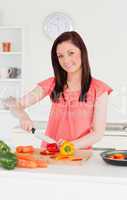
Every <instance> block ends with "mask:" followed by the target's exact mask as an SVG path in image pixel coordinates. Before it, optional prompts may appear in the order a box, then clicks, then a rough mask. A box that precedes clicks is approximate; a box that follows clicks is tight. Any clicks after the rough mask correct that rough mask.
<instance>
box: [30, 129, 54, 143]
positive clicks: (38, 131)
mask: <svg viewBox="0 0 127 200" xmlns="http://www.w3.org/2000/svg"><path fill="white" fill-rule="evenodd" d="M31 133H32V134H34V136H35V137H36V138H38V139H39V140H44V141H45V142H47V143H50V144H51V143H57V142H56V141H55V140H54V139H53V138H51V137H49V136H48V135H44V134H43V133H42V130H41V129H35V128H32V129H31Z"/></svg>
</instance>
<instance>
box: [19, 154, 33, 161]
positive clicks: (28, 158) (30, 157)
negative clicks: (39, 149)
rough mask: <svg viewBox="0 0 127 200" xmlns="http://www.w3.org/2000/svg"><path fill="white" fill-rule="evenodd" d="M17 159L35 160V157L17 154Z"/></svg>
mask: <svg viewBox="0 0 127 200" xmlns="http://www.w3.org/2000/svg"><path fill="white" fill-rule="evenodd" d="M16 157H17V159H21V160H35V158H34V156H33V155H31V154H25V155H24V154H18V153H16Z"/></svg>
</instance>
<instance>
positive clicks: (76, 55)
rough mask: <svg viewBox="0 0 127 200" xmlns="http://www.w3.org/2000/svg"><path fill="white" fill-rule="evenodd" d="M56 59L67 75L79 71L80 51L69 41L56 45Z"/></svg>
mask: <svg viewBox="0 0 127 200" xmlns="http://www.w3.org/2000/svg"><path fill="white" fill-rule="evenodd" d="M56 53H57V57H58V61H59V64H60V65H61V67H62V68H63V69H64V70H65V71H66V72H68V73H73V72H76V71H80V70H81V51H80V49H79V48H78V47H76V46H75V45H74V44H72V43H71V42H70V41H65V42H62V43H60V44H58V46H57V49H56Z"/></svg>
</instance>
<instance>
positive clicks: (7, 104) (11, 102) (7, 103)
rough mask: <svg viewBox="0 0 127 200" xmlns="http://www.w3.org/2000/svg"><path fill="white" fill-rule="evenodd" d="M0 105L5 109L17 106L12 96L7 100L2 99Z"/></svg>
mask: <svg viewBox="0 0 127 200" xmlns="http://www.w3.org/2000/svg"><path fill="white" fill-rule="evenodd" d="M2 103H3V105H4V107H5V108H6V109H11V108H14V107H16V106H17V105H18V103H17V100H16V98H15V97H12V96H10V97H8V98H7V99H3V100H2Z"/></svg>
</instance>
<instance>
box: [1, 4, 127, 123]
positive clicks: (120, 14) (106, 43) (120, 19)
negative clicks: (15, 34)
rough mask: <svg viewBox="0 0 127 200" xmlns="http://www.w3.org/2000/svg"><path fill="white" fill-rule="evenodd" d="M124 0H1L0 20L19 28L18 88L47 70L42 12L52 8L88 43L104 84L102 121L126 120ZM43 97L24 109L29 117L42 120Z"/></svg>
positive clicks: (48, 46)
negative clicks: (70, 21)
mask: <svg viewBox="0 0 127 200" xmlns="http://www.w3.org/2000/svg"><path fill="white" fill-rule="evenodd" d="M126 7H127V2H126V0H121V1H119V0H96V1H93V0H83V1H81V0H79V1H73V0H69V1H68V0H64V1H59V0H54V1H51V0H46V1H44V0H36V1H35V0H32V1H30V0H27V1H26V0H22V1H19V0H11V1H9V0H1V1H0V25H7V26H8V25H12V26H22V27H24V71H23V77H24V85H23V89H24V93H26V92H28V91H29V90H30V89H32V88H33V87H34V86H35V85H36V83H37V82H39V81H40V80H43V79H46V78H48V77H49V76H52V75H53V70H52V67H51V60H50V50H51V46H52V42H51V41H50V40H49V39H48V38H47V37H46V35H45V34H44V32H43V25H42V24H43V21H44V19H45V17H46V16H47V15H48V14H50V13H52V12H55V11H61V12H65V13H67V14H69V15H70V16H71V17H72V19H73V21H74V27H75V30H76V31H78V32H79V33H80V34H81V35H82V37H83V38H84V41H85V43H86V46H87V48H88V52H89V59H90V65H91V71H92V73H93V76H95V77H96V78H98V79H101V80H103V81H105V82H106V83H107V84H109V85H110V86H111V87H112V88H113V89H114V92H113V93H112V94H111V95H110V97H109V108H108V119H107V120H108V121H110V122H120V121H122V122H123V121H126V120H127V79H126V75H127V73H126V72H127V69H126V66H127V60H126V52H127V51H126V47H127V39H126V36H127V26H126V19H127V12H126ZM50 106H51V105H50V101H49V98H48V97H47V98H45V99H44V100H43V101H42V102H40V103H38V104H36V105H35V106H32V107H31V108H29V109H28V112H29V114H30V115H31V117H32V118H33V119H38V120H47V119H48V115H49V110H50Z"/></svg>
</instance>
